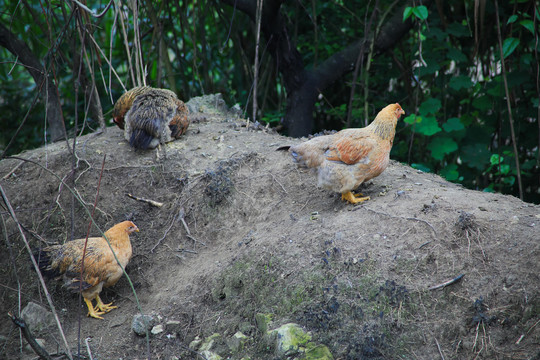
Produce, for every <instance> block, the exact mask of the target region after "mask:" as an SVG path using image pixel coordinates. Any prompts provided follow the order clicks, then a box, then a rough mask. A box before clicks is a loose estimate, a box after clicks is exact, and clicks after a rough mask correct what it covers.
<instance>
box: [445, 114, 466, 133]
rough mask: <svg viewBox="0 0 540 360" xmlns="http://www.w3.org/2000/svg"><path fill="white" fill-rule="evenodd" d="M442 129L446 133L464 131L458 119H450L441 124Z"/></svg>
mask: <svg viewBox="0 0 540 360" xmlns="http://www.w3.org/2000/svg"><path fill="white" fill-rule="evenodd" d="M443 129H444V131H446V132H452V131H459V130H463V129H465V126H463V124H462V123H461V120H459V119H458V118H455V117H454V118H450V119H448V121H446V122H445V123H444V124H443Z"/></svg>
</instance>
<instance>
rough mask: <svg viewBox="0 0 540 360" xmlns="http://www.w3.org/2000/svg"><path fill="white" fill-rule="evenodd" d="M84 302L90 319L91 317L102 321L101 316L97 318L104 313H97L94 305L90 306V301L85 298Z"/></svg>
mask: <svg viewBox="0 0 540 360" xmlns="http://www.w3.org/2000/svg"><path fill="white" fill-rule="evenodd" d="M84 302H85V303H86V306H88V316H91V317H93V318H95V319H102V320H103V318H102V317H101V316H99V315H103V314H105V312H104V311H97V310H98V308H97V307H96V308H94V305H92V300H89V299H86V298H85V299H84Z"/></svg>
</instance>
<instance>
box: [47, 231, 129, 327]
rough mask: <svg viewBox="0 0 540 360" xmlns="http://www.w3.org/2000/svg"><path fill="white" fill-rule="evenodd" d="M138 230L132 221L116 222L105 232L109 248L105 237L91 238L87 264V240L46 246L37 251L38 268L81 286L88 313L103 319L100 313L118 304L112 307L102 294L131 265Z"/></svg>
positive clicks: (72, 285)
mask: <svg viewBox="0 0 540 360" xmlns="http://www.w3.org/2000/svg"><path fill="white" fill-rule="evenodd" d="M138 231H139V228H137V226H136V225H135V224H134V223H132V222H131V221H124V222H121V223H118V224H116V225H114V226H113V227H112V228H110V229H109V230H107V231H106V232H105V236H106V237H107V239H109V242H110V244H111V246H110V247H109V244H108V243H107V240H106V239H105V238H103V237H90V238H88V243H87V245H86V253H85V257H84V266H83V261H82V260H83V251H84V243H85V239H78V240H73V241H68V242H66V243H65V244H63V245H52V246H49V247H46V248H43V249H41V250H40V251H39V253H38V254H37V260H38V264H39V267H40V269H41V270H42V272H43V274H44V275H46V276H48V277H53V278H56V279H60V278H63V279H64V285H65V286H66V287H68V288H69V289H71V290H73V291H75V292H78V291H79V288H81V289H82V296H83V298H84V301H85V303H86V305H87V306H88V316H91V317H94V318H96V319H103V318H102V317H101V316H100V315H103V314H105V313H107V312H109V311H111V310H112V309H115V308H117V307H116V306H112V303H109V304H104V303H103V302H102V301H101V298H100V297H99V293H100V292H101V290H102V289H103V287H109V286H112V285H114V284H116V282H117V281H118V280H119V279H120V278H121V277H122V274H123V268H125V267H126V265H127V264H128V262H129V259H131V254H132V250H131V242H130V240H129V235H130V234H132V233H133V232H138ZM111 248H112V250H113V251H114V254H113V251H111ZM115 255H116V258H117V259H118V262H117V261H116V258H115ZM118 263H120V265H119V264H118ZM81 267H82V269H83V270H82V284H81V282H80V280H81ZM93 299H96V307H94V306H93V305H92V300H93Z"/></svg>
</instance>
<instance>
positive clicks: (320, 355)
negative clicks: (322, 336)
mask: <svg viewBox="0 0 540 360" xmlns="http://www.w3.org/2000/svg"><path fill="white" fill-rule="evenodd" d="M310 345H311V346H310ZM305 359H306V360H334V356H332V353H331V352H330V350H329V349H328V347H326V346H325V345H315V344H313V343H310V344H308V348H307V349H306V358H305Z"/></svg>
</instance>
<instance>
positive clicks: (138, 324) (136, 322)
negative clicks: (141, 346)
mask: <svg viewBox="0 0 540 360" xmlns="http://www.w3.org/2000/svg"><path fill="white" fill-rule="evenodd" d="M154 323H155V319H154V317H153V316H152V315H142V314H137V315H135V316H133V321H132V322H131V329H132V330H133V331H134V332H135V334H137V335H139V336H144V335H146V331H148V330H150V329H151V328H152V327H153V326H154Z"/></svg>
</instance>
